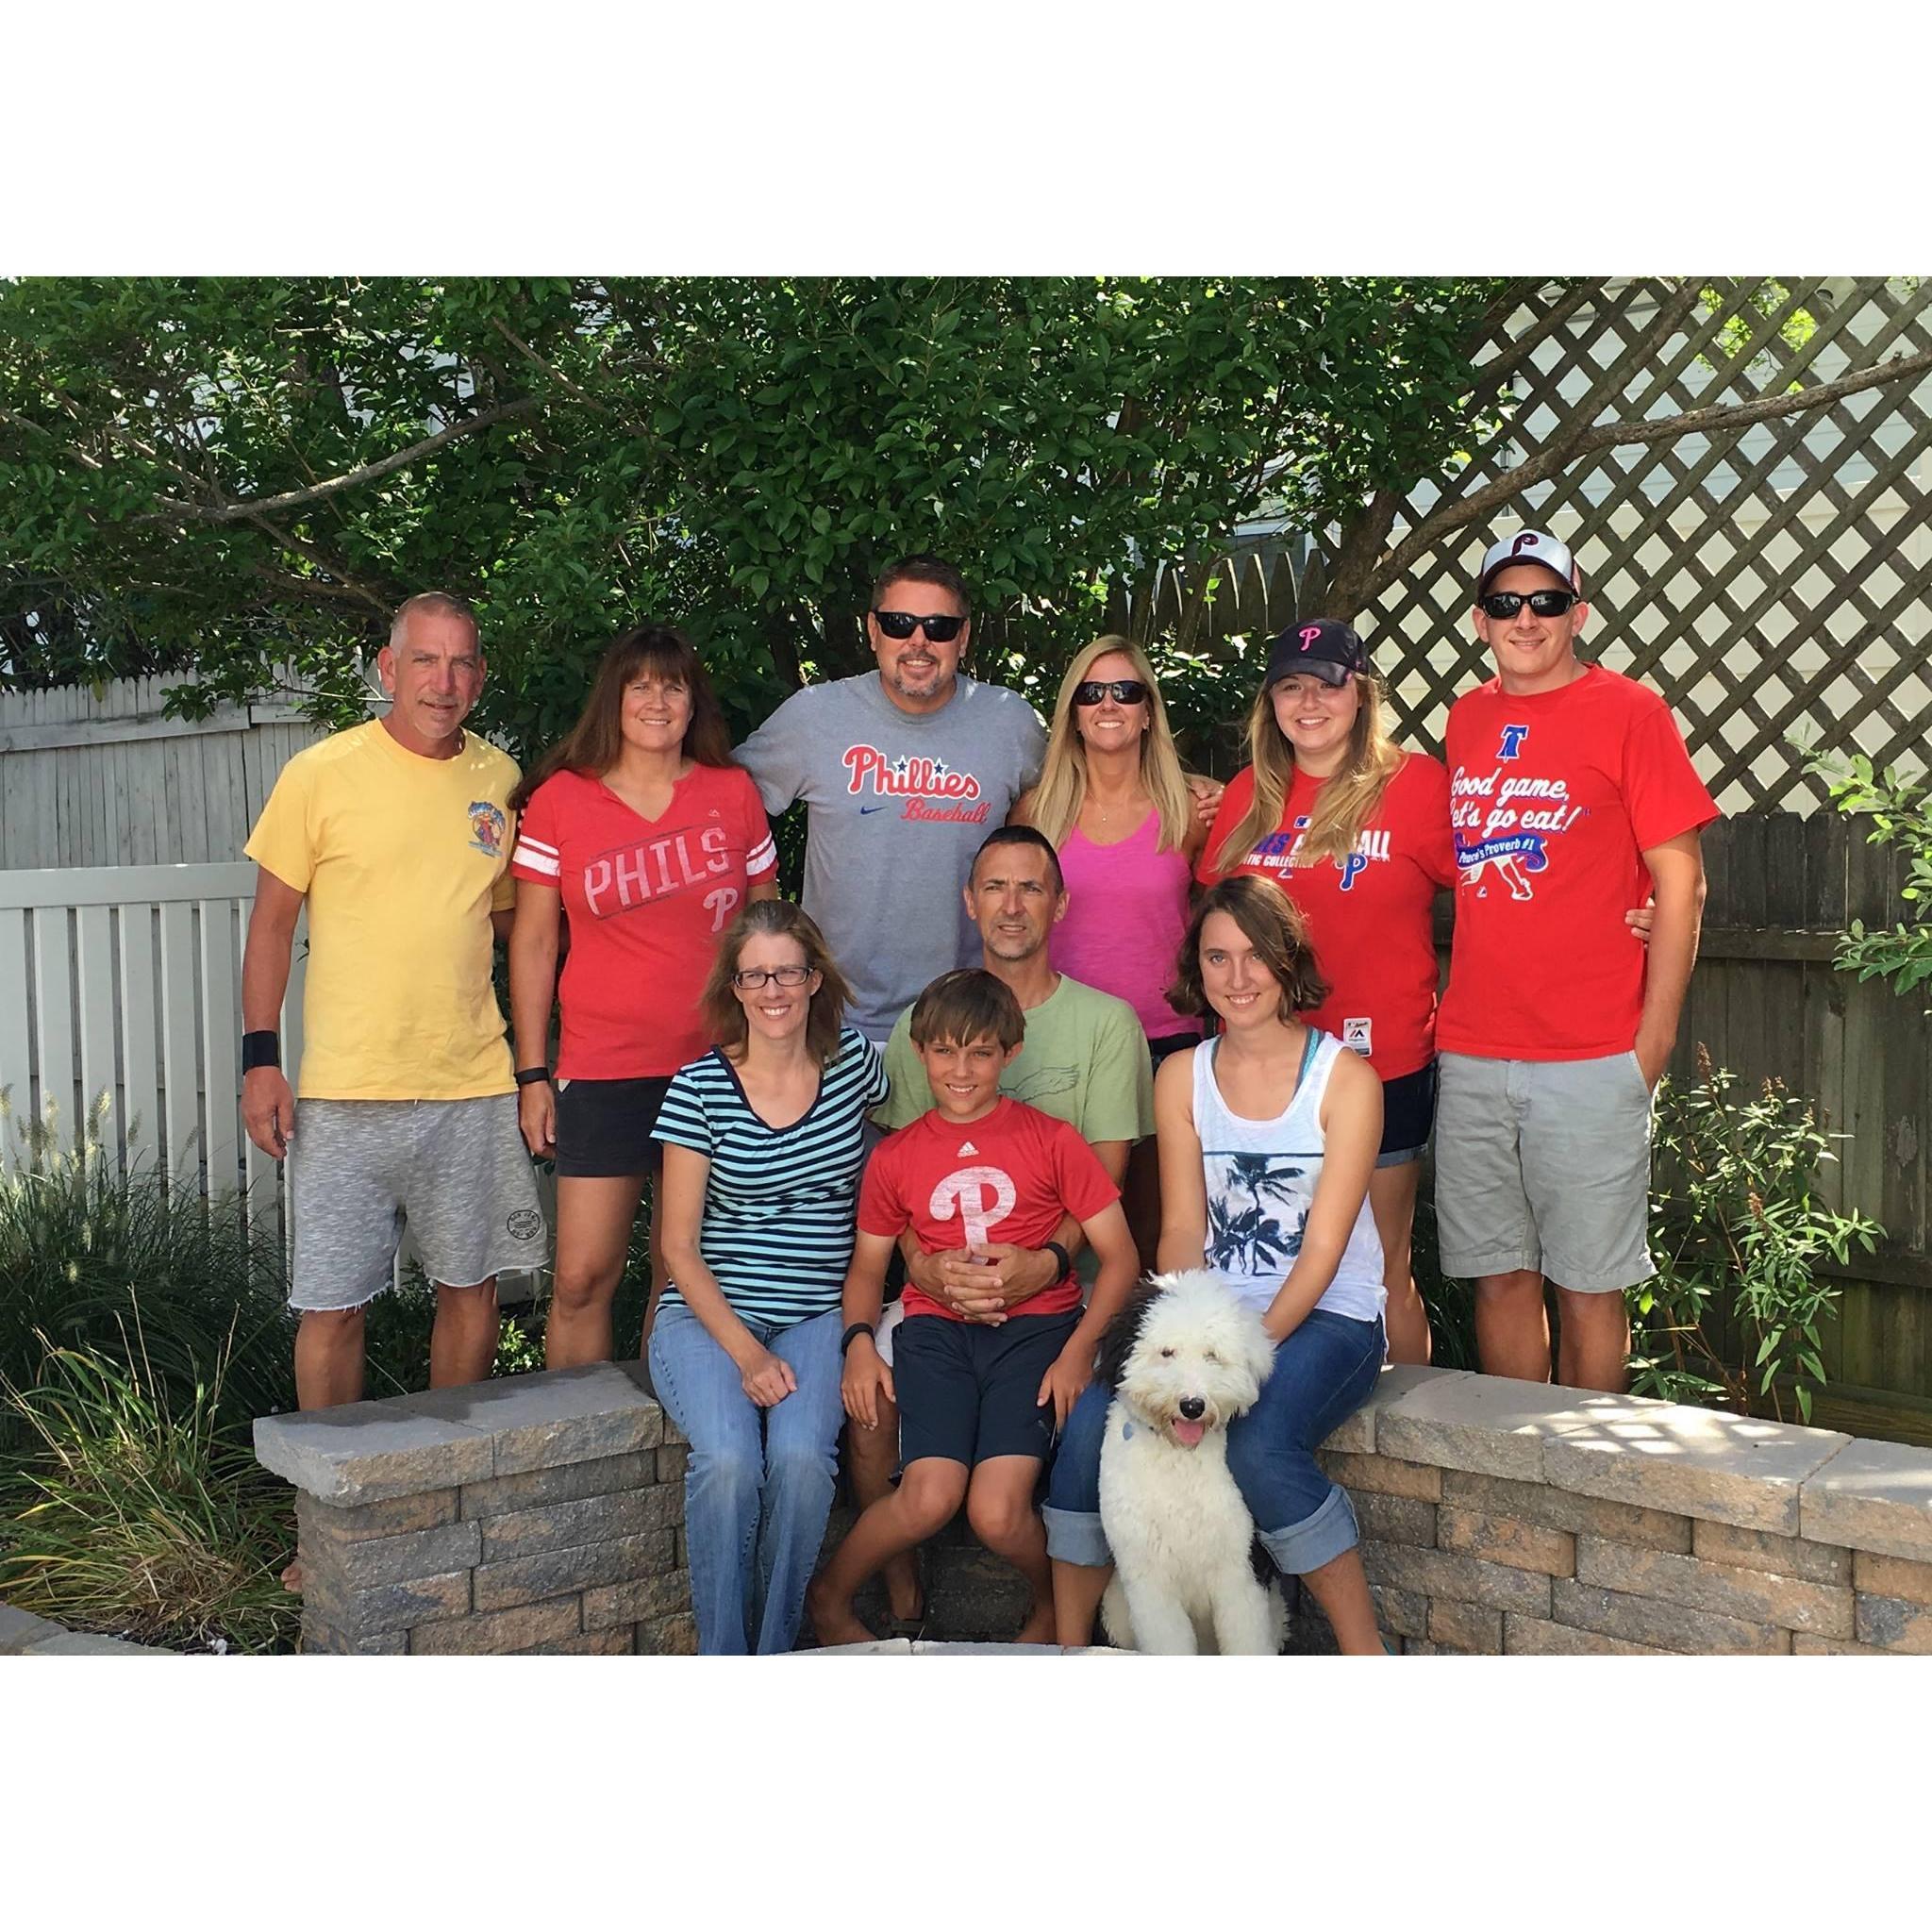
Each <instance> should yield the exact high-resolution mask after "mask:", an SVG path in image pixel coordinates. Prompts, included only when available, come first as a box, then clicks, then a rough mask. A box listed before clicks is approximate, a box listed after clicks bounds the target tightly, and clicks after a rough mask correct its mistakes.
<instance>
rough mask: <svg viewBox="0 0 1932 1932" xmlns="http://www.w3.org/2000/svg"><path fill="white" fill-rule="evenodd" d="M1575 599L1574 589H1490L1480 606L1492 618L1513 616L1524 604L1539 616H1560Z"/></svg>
mask: <svg viewBox="0 0 1932 1932" xmlns="http://www.w3.org/2000/svg"><path fill="white" fill-rule="evenodd" d="M1577 601H1578V599H1577V595H1576V592H1575V591H1529V592H1528V593H1527V594H1525V593H1524V591H1491V592H1490V594H1489V595H1488V596H1487V597H1485V598H1483V599H1482V607H1483V610H1484V612H1485V613H1486V614H1487V615H1488V616H1491V617H1494V618H1507V617H1514V616H1515V615H1516V613H1517V612H1518V611H1519V610H1521V609H1522V608H1523V607H1524V605H1525V604H1527V605H1528V606H1529V608H1531V609H1532V610H1533V611H1535V613H1536V614H1537V615H1538V616H1539V617H1561V616H1562V614H1563V613H1564V611H1566V610H1568V609H1569V608H1570V607H1571V606H1572V605H1573V604H1574V603H1576V602H1577Z"/></svg>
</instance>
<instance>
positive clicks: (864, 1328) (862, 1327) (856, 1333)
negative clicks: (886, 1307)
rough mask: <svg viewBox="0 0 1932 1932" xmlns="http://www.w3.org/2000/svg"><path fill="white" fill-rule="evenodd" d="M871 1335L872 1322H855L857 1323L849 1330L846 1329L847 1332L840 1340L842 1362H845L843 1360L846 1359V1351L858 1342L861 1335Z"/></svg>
mask: <svg viewBox="0 0 1932 1932" xmlns="http://www.w3.org/2000/svg"><path fill="white" fill-rule="evenodd" d="M871 1333H872V1324H871V1323H870V1322H855V1323H853V1324H852V1325H851V1327H849V1328H848V1329H846V1331H845V1332H844V1334H842V1335H841V1336H840V1338H839V1356H840V1359H841V1360H843V1359H844V1356H845V1351H846V1350H847V1349H848V1348H850V1347H851V1346H852V1344H853V1343H854V1342H855V1341H858V1338H859V1337H860V1336H861V1335H870V1334H871Z"/></svg>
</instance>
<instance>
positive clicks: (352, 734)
mask: <svg viewBox="0 0 1932 1932" xmlns="http://www.w3.org/2000/svg"><path fill="white" fill-rule="evenodd" d="M375 662H376V670H377V673H378V675H380V677H381V679H382V684H383V689H384V690H385V691H387V692H389V693H390V695H391V697H392V698H393V700H394V703H393V705H392V706H391V709H390V711H389V713H388V715H387V716H386V717H383V718H380V719H377V720H375V722H373V723H371V724H358V725H357V726H355V727H354V728H353V729H352V730H348V731H341V732H338V733H337V734H336V735H335V736H334V737H333V738H328V739H325V740H324V741H323V742H322V743H320V744H316V745H311V746H310V747H309V748H308V750H307V751H304V752H300V753H298V754H297V755H296V756H295V757H294V758H291V759H290V760H289V762H288V764H287V765H286V766H284V767H283V770H282V773H281V775H280V776H279V777H278V778H277V779H276V780H275V791H273V792H272V793H271V794H270V796H269V801H268V803H267V805H265V806H264V807H263V808H262V812H261V817H260V818H259V819H258V821H257V823H256V826H255V830H254V832H253V834H252V835H251V836H250V838H249V841H248V845H247V852H248V856H249V858H252V859H254V860H255V861H256V864H257V866H258V878H257V882H256V893H255V909H254V913H253V915H252V916H251V918H250V920H249V923H248V945H247V950H246V952H245V953H244V955H243V957H242V1027H243V1033H242V1069H243V1073H242V1122H243V1124H245V1126H246V1127H247V1129H248V1136H249V1139H250V1140H252V1141H254V1142H255V1144H256V1145H257V1146H258V1147H259V1148H260V1149H261V1150H262V1151H263V1152H264V1153H265V1154H270V1155H273V1156H274V1157H275V1158H276V1159H277V1160H279V1159H280V1158H282V1157H283V1156H284V1155H285V1154H288V1155H289V1156H290V1194H291V1208H292V1210H293V1213H294V1217H295V1256H294V1267H293V1274H292V1280H291V1288H290V1294H289V1300H290V1305H291V1307H294V1308H296V1309H297V1310H299V1311H300V1314H301V1323H300V1325H299V1326H298V1328H297V1330H296V1334H295V1389H296V1394H297V1398H298V1400H299V1401H300V1403H301V1405H302V1407H304V1408H326V1407H333V1406H334V1405H335V1404H337V1403H343V1402H355V1401H358V1400H359V1399H360V1397H361V1393H362V1362H363V1346H362V1311H363V1309H364V1307H366V1306H367V1305H368V1303H369V1302H370V1301H371V1300H373V1299H374V1297H375V1295H377V1294H378V1293H380V1292H381V1291H382V1290H383V1289H384V1288H385V1287H387V1286H388V1285H389V1282H390V1279H391V1274H392V1271H393V1268H394V1264H395V1256H396V1249H397V1247H398V1246H399V1245H400V1242H401V1240H402V1230H403V1224H404V1222H405V1220H406V1219H407V1221H408V1224H409V1228H410V1231H411V1233H412V1234H413V1236H414V1238H415V1241H416V1246H417V1249H418V1251H419V1252H420V1253H421V1255H422V1257H423V1264H424V1267H425V1270H426V1272H427V1273H428V1274H429V1277H430V1279H431V1280H432V1281H434V1282H435V1283H436V1326H435V1329H434V1332H433V1334H432V1335H431V1338H430V1343H429V1386H430V1387H431V1388H432V1389H441V1388H446V1387H450V1386H453V1385H456V1384H460V1383H465V1382H480V1381H481V1380H483V1379H484V1377H486V1376H487V1375H488V1374H490V1369H491V1362H492V1360H493V1358H494V1357H495V1352H496V1339H497V1326H498V1324H497V1312H496V1276H497V1274H498V1273H499V1272H500V1271H501V1270H503V1269H506V1268H516V1269H521V1268H529V1267H532V1266H536V1265H540V1264H541V1261H542V1260H543V1257H544V1255H545V1252H546V1245H547V1244H546V1237H545V1229H544V1226H543V1215H542V1210H541V1208H539V1207H538V1205H537V1186H536V1176H535V1174H533V1173H532V1171H531V1167H530V1160H529V1156H528V1154H527V1153H526V1151H525V1146H524V1141H523V1136H522V1135H521V1134H520V1133H519V1132H518V1130H517V1108H516V1100H515V1097H514V1096H515V1092H516V1087H515V1082H514V1079H513V1078H512V1075H511V1070H510V1054H509V1047H508V1042H507V1041H506V1040H505V1038H504V1024H503V1015H502V1013H501V1011H500V1010H499V1008H498V1007H497V1004H496V994H495V991H494V990H493V989H492V987H491V977H490V967H491V945H492V942H493V939H495V938H501V937H506V936H507V934H508V922H509V918H510V907H511V905H512V903H513V901H514V898H515V892H516V888H515V886H514V885H513V883H512V882H511V880H510V877H509V874H508V863H509V854H510V847H511V844H512V842H513V839H512V834H513V831H514V827H513V826H512V825H511V824H510V823H509V808H508V800H509V794H510V791H511V789H512V787H514V786H515V784H516V782H517V779H518V776H519V774H518V771H517V767H516V764H515V762H514V761H513V760H512V759H510V758H508V757H506V756H505V755H504V754H503V753H502V752H500V751H498V750H496V749H495V747H494V746H492V745H490V744H487V743H485V742H484V741H483V740H482V739H480V738H478V737H477V736H476V735H475V733H474V732H466V731H465V730H464V729H463V720H464V718H465V717H466V716H468V714H469V711H470V708H471V707H472V706H473V705H474V704H475V702H476V697H477V694H478V692H480V691H481V690H482V688H483V675H484V666H483V655H482V651H481V648H480V643H479V640H478V638H477V633H476V621H475V617H474V616H473V615H472V614H471V612H470V608H469V607H468V606H467V605H466V604H465V603H463V602H462V600H461V599H460V598H457V597H452V596H449V595H446V594H445V593H444V592H442V591H423V592H421V593H420V594H418V595H416V596H414V597H411V598H409V599H408V602H407V603H405V604H404V605H403V606H402V607H401V608H399V609H398V610H397V612H396V614H395V621H394V623H393V624H392V625H391V628H390V636H389V642H388V643H387V644H385V645H384V646H383V648H382V650H381V651H380V652H379V653H378V654H377V657H376V660H375ZM305 901H306V902H307V904H308V984H307V988H306V991H305V992H304V996H303V1008H302V1021H303V1040H304V1044H303V1051H302V1065H301V1068H300V1071H299V1073H298V1075H297V1080H296V1087H295V1090H294V1091H291V1089H290V1086H289V1082H288V1080H287V1078H286V1077H285V1076H284V1074H283V1073H282V1071H281V1067H280V1047H279V1041H278V1039H277V1035H276V1031H275V1027H276V1022H277V1016H278V1015H279V1014H280V1012H281V1008H282V998H283V995H284V993H285V992H286V991H287V989H288V983H289V962H290V955H291V945H292V941H293V938H294V931H295V921H296V918H297V916H298V915H299V914H300V912H301V910H302V907H303V904H304V902H305ZM298 1096H299V1098H298ZM298 1119H299V1127H300V1136H299V1147H298V1146H297V1144H296V1143H297V1126H298Z"/></svg>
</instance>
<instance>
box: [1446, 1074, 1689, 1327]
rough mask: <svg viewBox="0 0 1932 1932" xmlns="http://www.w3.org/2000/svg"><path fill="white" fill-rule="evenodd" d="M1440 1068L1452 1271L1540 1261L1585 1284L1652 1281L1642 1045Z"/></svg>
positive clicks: (1587, 1289)
mask: <svg viewBox="0 0 1932 1932" xmlns="http://www.w3.org/2000/svg"><path fill="white" fill-rule="evenodd" d="M1438 1064H1439V1065H1440V1066H1441V1073H1442V1101H1441V1110H1440V1112H1439V1113H1438V1115H1437V1125H1438V1128H1439V1131H1438V1133H1437V1135H1436V1229H1437V1236H1438V1240H1439V1241H1440V1243H1441V1260H1442V1272H1443V1273H1444V1274H1454V1275H1457V1276H1460V1277H1461V1278H1463V1279H1465V1280H1473V1279H1474V1278H1475V1277H1476V1276H1478V1275H1483V1274H1513V1273H1514V1272H1515V1271H1517V1270H1518V1269H1524V1268H1534V1269H1536V1270H1538V1271H1539V1272H1540V1273H1541V1274H1543V1275H1545V1276H1546V1277H1547V1278H1548V1279H1549V1280H1551V1281H1552V1282H1554V1283H1555V1284H1556V1285H1557V1287H1558V1288H1567V1289H1570V1290H1573V1291H1576V1292H1578V1293H1583V1294H1612V1293H1616V1292H1618V1291H1621V1290H1623V1289H1626V1288H1634V1287H1635V1286H1636V1285H1637V1283H1638V1282H1640V1281H1647V1280H1649V1278H1650V1277H1651V1275H1652V1274H1655V1273H1656V1270H1655V1269H1654V1268H1653V1267H1652V1266H1651V1260H1650V1248H1649V1241H1648V1235H1649V1223H1650V1117H1651V1115H1650V1109H1651V1095H1650V1083H1649V1081H1647V1080H1646V1079H1645V1078H1644V1077H1643V1069H1642V1068H1641V1066H1640V1065H1639V1064H1638V1062H1637V1056H1636V1054H1635V1053H1613V1054H1607V1055H1605V1056H1604V1057H1603V1058H1601V1059H1590V1060H1497V1059H1479V1058H1475V1057H1474V1056H1473V1055H1470V1054H1460V1053H1445V1054H1443V1055H1442V1056H1441V1059H1440V1060H1439V1062H1438Z"/></svg>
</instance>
